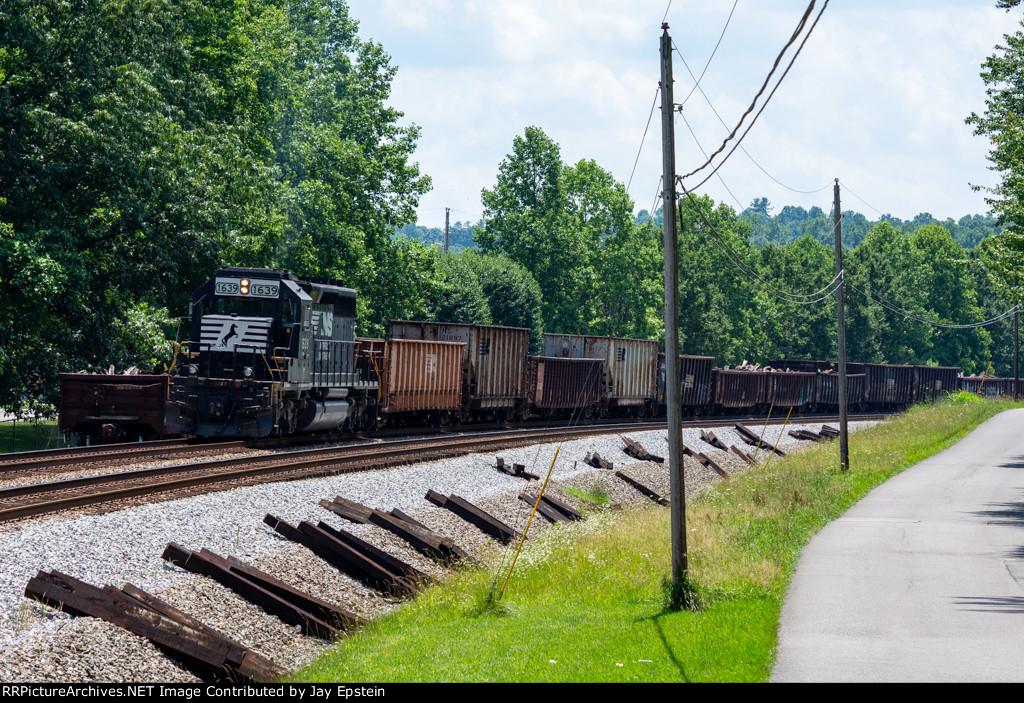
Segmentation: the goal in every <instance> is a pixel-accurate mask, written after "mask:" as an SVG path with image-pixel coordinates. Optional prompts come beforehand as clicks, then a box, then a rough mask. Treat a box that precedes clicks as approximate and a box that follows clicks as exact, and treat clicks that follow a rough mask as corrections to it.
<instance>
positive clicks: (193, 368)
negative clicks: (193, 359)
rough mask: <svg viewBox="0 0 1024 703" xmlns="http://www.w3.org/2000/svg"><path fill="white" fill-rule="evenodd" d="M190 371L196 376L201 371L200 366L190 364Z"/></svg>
mask: <svg viewBox="0 0 1024 703" xmlns="http://www.w3.org/2000/svg"><path fill="white" fill-rule="evenodd" d="M188 373H189V375H190V376H195V375H196V374H197V373H199V367H198V366H196V365H195V364H189V365H188Z"/></svg>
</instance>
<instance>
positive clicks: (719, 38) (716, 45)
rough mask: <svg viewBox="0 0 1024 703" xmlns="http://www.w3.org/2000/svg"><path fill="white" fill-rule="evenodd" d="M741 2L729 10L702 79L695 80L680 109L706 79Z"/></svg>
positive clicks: (735, 2)
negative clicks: (706, 74)
mask: <svg viewBox="0 0 1024 703" xmlns="http://www.w3.org/2000/svg"><path fill="white" fill-rule="evenodd" d="M739 2H740V0H734V1H733V3H732V9H731V10H729V16H728V17H727V18H726V19H725V26H724V27H722V33H721V34H719V35H718V42H717V43H716V44H715V48H714V49H712V50H711V56H709V57H708V61H707V63H705V64H704V70H703V71H701V72H700V78H694V79H693V87H692V88H690V92H689V93H687V94H686V97H685V98H684V99H683V102H681V103H680V104H679V106H680V107H682V106H683V105H685V104H686V101H687V100H689V99H690V96H691V95H693V91H695V90H697V87H698V86H700V82H701V79H703V78H704V74H705V73H707V72H708V66H710V65H711V59H713V58H715V53H716V52H717V51H718V47H719V46H720V45H721V44H722V38H723V37H724V36H725V30H727V29H729V22H730V21H731V20H732V15H733V13H734V12H736V6H737V5H738V4H739ZM684 63H685V62H684ZM686 70H687V71H689V70H690V67H689V66H687V67H686ZM690 77H691V78H692V77H693V72H692V71H690Z"/></svg>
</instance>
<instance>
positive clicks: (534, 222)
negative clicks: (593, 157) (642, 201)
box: [476, 127, 636, 333]
mask: <svg viewBox="0 0 1024 703" xmlns="http://www.w3.org/2000/svg"><path fill="white" fill-rule="evenodd" d="M481 200H482V202H483V204H484V217H483V220H484V222H483V226H482V227H478V228H477V234H476V242H477V244H479V245H480V248H481V250H482V251H484V252H487V253H499V254H503V255H505V256H507V257H508V258H510V259H511V260H512V261H514V262H516V263H518V264H521V265H522V266H524V267H525V268H526V269H527V270H528V271H530V272H531V273H532V274H533V275H534V277H535V278H536V279H537V282H538V283H539V284H540V287H541V291H542V293H543V296H544V303H543V305H544V327H545V328H546V329H552V330H558V331H560V332H566V333H584V332H587V331H588V329H589V328H590V325H591V324H592V322H593V321H594V320H595V319H596V317H597V316H598V313H597V311H596V310H595V308H594V296H593V291H594V289H595V288H596V287H597V282H598V279H597V271H596V266H597V260H598V256H599V251H600V247H601V244H602V241H603V239H604V238H605V237H610V236H613V235H615V234H616V233H619V232H623V231H625V230H627V229H629V228H632V227H635V226H636V225H635V222H634V217H633V203H632V201H631V200H630V199H629V197H628V196H627V195H626V192H625V188H624V187H623V186H622V184H621V183H617V182H615V180H614V179H613V178H612V176H611V174H610V173H608V172H607V171H605V170H604V169H602V168H601V167H600V166H598V165H597V164H596V163H594V162H593V161H580V162H579V163H578V164H576V165H575V166H569V165H566V164H563V163H562V160H561V154H560V151H559V148H558V145H557V144H556V143H555V142H554V141H552V140H551V139H550V138H549V137H548V136H547V135H546V134H544V132H543V131H542V130H540V129H539V128H537V127H527V128H526V131H525V133H524V135H523V136H522V137H516V138H515V139H514V140H513V145H512V153H511V154H509V155H508V156H507V157H506V158H505V159H504V160H503V161H502V163H501V165H500V166H499V169H498V178H497V183H496V184H495V186H494V188H493V189H492V190H488V189H484V190H483V192H482V194H481Z"/></svg>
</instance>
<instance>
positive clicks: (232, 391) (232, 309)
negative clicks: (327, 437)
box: [167, 268, 377, 437]
mask: <svg viewBox="0 0 1024 703" xmlns="http://www.w3.org/2000/svg"><path fill="white" fill-rule="evenodd" d="M189 313H190V314H189V317H190V337H189V341H187V342H185V343H183V344H182V345H181V350H182V354H181V359H180V361H179V365H178V368H177V369H176V370H175V374H174V377H173V380H172V384H171V391H170V399H169V402H168V407H167V423H168V424H169V425H170V426H173V427H174V428H175V431H177V432H180V433H182V434H196V435H200V436H229V437H265V436H268V435H271V434H290V433H293V432H306V431H315V430H330V429H338V428H360V427H364V426H368V425H372V424H373V421H374V420H375V418H376V407H375V399H376V396H377V393H376V390H377V384H376V383H375V382H372V381H368V380H366V379H364V378H363V376H362V374H361V373H360V372H359V370H358V369H357V368H356V363H355V349H356V343H355V315H356V292H355V291H354V290H352V289H351V288H346V287H344V286H342V285H341V284H339V283H338V282H337V281H330V280H321V279H302V278H298V277H295V276H293V275H292V274H289V273H285V272H282V271H276V270H273V269H250V268H227V269H222V270H220V271H218V272H217V273H216V275H215V276H214V278H212V279H211V280H209V281H207V282H206V283H205V284H203V285H202V286H200V287H199V288H198V289H197V290H196V291H195V293H194V294H193V299H192V302H191V303H190V305H189Z"/></svg>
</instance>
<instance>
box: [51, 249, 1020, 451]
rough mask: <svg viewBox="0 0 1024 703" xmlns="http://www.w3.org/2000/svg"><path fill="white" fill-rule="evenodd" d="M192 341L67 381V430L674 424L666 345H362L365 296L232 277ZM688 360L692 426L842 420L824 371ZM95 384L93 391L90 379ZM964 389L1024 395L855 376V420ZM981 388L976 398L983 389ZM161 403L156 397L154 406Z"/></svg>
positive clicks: (198, 309)
mask: <svg viewBox="0 0 1024 703" xmlns="http://www.w3.org/2000/svg"><path fill="white" fill-rule="evenodd" d="M188 319H189V339H188V340H187V341H184V342H181V343H180V344H179V345H178V353H177V356H176V361H175V363H174V364H173V365H172V369H171V371H170V373H169V374H168V375H164V376H153V377H152V378H151V377H149V376H147V377H145V378H139V380H137V381H125V377H122V376H109V375H99V374H96V375H83V374H62V376H61V408H60V410H61V423H60V426H61V429H62V430H64V431H65V433H71V432H77V433H79V436H80V438H81V439H80V443H84V442H85V441H113V440H124V439H128V440H134V439H135V438H137V437H138V438H146V439H149V438H154V437H159V436H168V435H196V436H206V437H241V438H245V437H267V436H272V435H288V434H294V433H301V432H314V431H323V430H347V431H358V430H363V429H372V428H376V427H380V426H383V425H424V424H433V425H444V424H455V423H468V422H488V421H490V422H494V421H499V422H500V421H523V420H527V419H528V418H531V417H535V418H551V419H553V418H576V419H577V420H584V421H586V420H590V419H593V418H596V417H604V416H626V417H637V418H639V417H650V416H656V415H661V414H664V409H665V393H666V388H665V377H666V373H665V365H666V360H665V355H664V354H659V352H658V344H657V342H654V341H650V340H640V339H620V338H615V337H597V336H585V335H569V334H545V335H544V336H543V341H542V354H541V355H540V356H531V355H530V354H529V343H530V340H529V334H530V333H529V330H527V329H524V328H516V327H501V326H495V325H473V324H457V323H439V322H420V321H410V320H394V321H392V322H391V329H390V336H389V338H388V339H387V340H384V339H366V338H357V337H356V336H355V323H356V293H355V291H353V290H352V289H351V288H346V287H345V286H343V285H342V284H341V283H339V282H338V281H333V280H327V279H313V278H300V277H297V276H294V275H292V274H290V273H286V272H283V271H277V270H273V269H255V268H225V269H222V270H220V271H217V273H216V274H215V275H214V277H213V278H212V279H210V280H209V281H207V282H206V283H204V284H203V285H202V286H200V287H199V288H198V289H197V290H196V291H195V293H194V294H193V297H192V302H191V303H190V304H189V316H188ZM713 362H714V359H713V358H712V357H707V356H690V355H684V356H680V357H679V359H678V363H679V371H680V375H679V378H680V388H679V393H680V395H681V399H682V408H683V411H684V413H685V414H688V415H692V416H710V415H715V414H721V413H737V412H758V411H764V410H767V409H768V408H770V407H775V408H783V409H785V408H793V409H796V410H797V411H800V410H815V411H816V410H834V409H836V407H837V406H838V374H837V373H836V372H835V368H834V364H832V363H831V362H825V361H795V360H786V359H781V360H774V361H771V362H769V363H768V364H767V365H766V367H765V368H757V367H743V368H733V369H730V368H715V367H714V366H713ZM83 376H85V378H84V379H83ZM958 387H964V388H966V389H968V390H971V391H972V392H983V393H985V394H987V395H993V394H994V395H1013V379H988V381H987V385H983V383H982V382H981V381H980V379H974V378H970V379H964V378H963V377H961V376H959V371H958V369H956V368H953V367H932V366H898V365H890V364H848V365H847V398H848V403H849V406H850V407H851V408H852V409H863V410H873V409H877V410H883V409H884V410H895V409H900V408H904V407H906V406H908V405H910V404H913V403H916V402H922V401H931V400H934V399H936V398H937V397H938V396H939V395H941V394H944V393H948V392H949V391H951V390H955V389H957V388H958ZM976 387H977V388H976ZM154 394H155V395H154Z"/></svg>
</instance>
